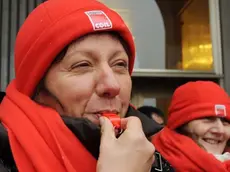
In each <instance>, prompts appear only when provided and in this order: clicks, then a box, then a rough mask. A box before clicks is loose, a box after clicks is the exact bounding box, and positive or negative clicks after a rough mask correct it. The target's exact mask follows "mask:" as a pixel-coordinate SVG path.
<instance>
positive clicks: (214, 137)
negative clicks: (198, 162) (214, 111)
mask: <svg viewBox="0 0 230 172" xmlns="http://www.w3.org/2000/svg"><path fill="white" fill-rule="evenodd" d="M184 130H185V132H186V133H188V136H190V137H191V138H192V139H193V140H194V141H195V142H196V143H197V144H198V145H199V146H200V147H201V148H203V149H205V150H206V151H207V152H209V153H212V154H222V153H223V151H224V149H225V147H226V144H227V141H228V140H229V138H230V123H229V122H227V121H226V120H224V119H221V118H217V117H208V118H202V119H197V120H193V121H190V122H189V123H188V124H187V125H185V127H184Z"/></svg>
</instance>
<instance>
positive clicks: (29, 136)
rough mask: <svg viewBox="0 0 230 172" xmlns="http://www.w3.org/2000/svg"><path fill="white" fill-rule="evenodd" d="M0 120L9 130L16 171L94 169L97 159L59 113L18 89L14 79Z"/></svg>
mask: <svg viewBox="0 0 230 172" xmlns="http://www.w3.org/2000/svg"><path fill="white" fill-rule="evenodd" d="M0 120H1V121H2V123H3V125H4V126H5V127H6V129H7V131H8V135H9V140H10V145H11V149H12V152H13V156H14V159H15V162H16V165H17V168H18V170H19V171H22V172H94V171H96V160H95V159H94V158H93V156H92V155H91V154H90V153H89V152H88V151H87V150H86V148H85V147H84V146H83V145H82V144H81V142H80V141H79V140H78V139H77V138H76V137H75V136H74V135H73V133H72V132H71V131H70V130H69V129H68V128H67V127H66V126H65V124H64V123H63V121H62V119H61V117H60V115H59V114H58V113H57V112H56V111H54V110H52V109H50V108H47V107H42V106H40V105H38V104H36V103H35V102H34V101H32V100H31V99H30V98H29V97H27V96H25V95H23V94H21V93H20V92H18V91H17V89H16V88H15V82H14V81H13V82H12V83H11V84H10V86H9V87H8V88H7V91H6V96H5V98H4V100H3V102H2V104H1V106H0Z"/></svg>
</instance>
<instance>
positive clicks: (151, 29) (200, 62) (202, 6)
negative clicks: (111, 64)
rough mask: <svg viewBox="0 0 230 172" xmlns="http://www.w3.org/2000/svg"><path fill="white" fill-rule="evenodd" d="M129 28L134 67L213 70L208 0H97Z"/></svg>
mask: <svg viewBox="0 0 230 172" xmlns="http://www.w3.org/2000/svg"><path fill="white" fill-rule="evenodd" d="M100 1H101V2H103V3H105V4H106V5H108V6H109V7H110V8H113V9H114V10H115V11H117V12H118V13H119V14H120V15H121V16H122V17H123V19H124V20H125V22H126V23H127V24H128V26H129V28H130V30H131V31H132V33H133V35H134V38H135V43H136V48H137V52H136V53H137V57H136V58H137V61H136V63H135V68H141V69H180V70H199V71H200V70H201V71H213V57H212V43H211V34H210V24H209V3H208V0H145V1H140V0H100Z"/></svg>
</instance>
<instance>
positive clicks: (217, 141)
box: [203, 138, 221, 145]
mask: <svg viewBox="0 0 230 172" xmlns="http://www.w3.org/2000/svg"><path fill="white" fill-rule="evenodd" d="M203 140H204V141H205V142H207V143H209V144H212V145H215V144H219V143H220V142H221V140H216V139H208V138H204V139H203Z"/></svg>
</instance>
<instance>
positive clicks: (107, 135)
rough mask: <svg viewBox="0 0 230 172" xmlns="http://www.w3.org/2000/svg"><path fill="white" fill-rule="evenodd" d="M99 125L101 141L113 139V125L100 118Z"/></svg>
mask: <svg viewBox="0 0 230 172" xmlns="http://www.w3.org/2000/svg"><path fill="white" fill-rule="evenodd" d="M99 120H100V125H101V140H104V139H106V140H109V139H115V138H116V137H115V131H114V127H113V124H112V123H111V122H110V120H109V119H108V118H106V117H100V119H99Z"/></svg>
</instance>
